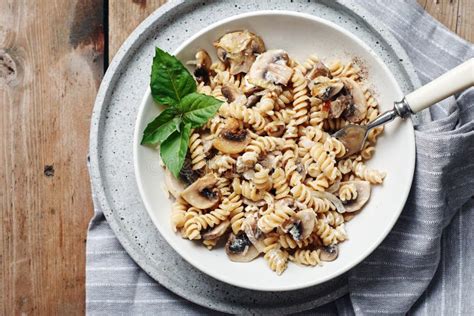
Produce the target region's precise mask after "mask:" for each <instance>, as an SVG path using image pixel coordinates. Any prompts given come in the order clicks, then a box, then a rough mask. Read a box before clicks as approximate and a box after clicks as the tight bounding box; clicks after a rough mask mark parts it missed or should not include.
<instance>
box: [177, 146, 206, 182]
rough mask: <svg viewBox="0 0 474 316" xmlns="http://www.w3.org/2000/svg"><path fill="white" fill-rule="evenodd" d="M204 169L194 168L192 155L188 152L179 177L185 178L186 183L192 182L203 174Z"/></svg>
mask: <svg viewBox="0 0 474 316" xmlns="http://www.w3.org/2000/svg"><path fill="white" fill-rule="evenodd" d="M202 172H203V171H202V170H193V168H192V163H191V156H190V154H189V153H188V154H187V155H186V158H185V160H184V164H183V167H182V168H181V170H180V171H179V178H180V180H183V181H184V183H185V184H188V185H189V184H191V183H193V182H194V181H196V180H197V179H198V178H199V177H201V176H202Z"/></svg>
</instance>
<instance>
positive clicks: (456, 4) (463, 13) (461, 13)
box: [418, 0, 474, 42]
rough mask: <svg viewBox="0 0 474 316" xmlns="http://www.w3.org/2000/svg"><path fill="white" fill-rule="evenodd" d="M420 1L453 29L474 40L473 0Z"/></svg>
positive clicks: (434, 15)
mask: <svg viewBox="0 0 474 316" xmlns="http://www.w3.org/2000/svg"><path fill="white" fill-rule="evenodd" d="M418 3H419V4H420V5H421V6H422V7H423V8H424V9H425V10H426V11H427V12H428V13H429V14H431V15H432V16H433V17H434V18H435V19H437V20H438V21H440V22H441V23H443V24H444V25H445V26H446V27H447V28H449V29H450V30H451V31H453V32H455V33H456V34H458V35H459V36H461V37H462V38H464V39H466V40H468V41H470V42H474V1H473V0H418Z"/></svg>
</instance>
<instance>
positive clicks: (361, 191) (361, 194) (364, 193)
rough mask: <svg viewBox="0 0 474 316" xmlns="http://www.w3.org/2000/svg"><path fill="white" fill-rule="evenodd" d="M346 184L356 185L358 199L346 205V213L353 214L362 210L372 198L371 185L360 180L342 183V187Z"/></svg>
mask: <svg viewBox="0 0 474 316" xmlns="http://www.w3.org/2000/svg"><path fill="white" fill-rule="evenodd" d="M344 184H354V185H355V187H356V190H357V199H355V200H352V201H348V202H347V204H344V208H345V210H346V212H348V213H353V212H356V211H358V210H360V209H361V208H362V207H363V206H364V205H365V203H367V201H368V200H369V198H370V183H369V182H368V181H360V180H357V181H347V182H341V186H342V185H344Z"/></svg>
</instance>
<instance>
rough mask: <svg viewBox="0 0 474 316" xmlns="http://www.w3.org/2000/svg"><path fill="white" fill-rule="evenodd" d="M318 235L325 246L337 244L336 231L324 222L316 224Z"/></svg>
mask: <svg viewBox="0 0 474 316" xmlns="http://www.w3.org/2000/svg"><path fill="white" fill-rule="evenodd" d="M315 232H316V234H317V235H318V236H319V238H320V239H321V241H322V242H323V244H324V245H325V246H329V245H333V244H335V243H337V238H336V230H335V229H334V228H332V227H331V226H329V224H328V223H326V221H324V220H321V219H320V220H318V221H317V223H316V231H315Z"/></svg>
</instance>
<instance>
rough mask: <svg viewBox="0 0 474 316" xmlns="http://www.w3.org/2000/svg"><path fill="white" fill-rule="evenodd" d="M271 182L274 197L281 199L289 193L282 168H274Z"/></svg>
mask: <svg viewBox="0 0 474 316" xmlns="http://www.w3.org/2000/svg"><path fill="white" fill-rule="evenodd" d="M272 182H273V188H274V189H275V199H277V200H279V199H282V198H284V197H285V196H287V195H288V194H289V193H290V187H289V186H288V183H287V182H286V174H285V171H284V170H283V169H282V168H277V169H275V171H274V172H273V174H272Z"/></svg>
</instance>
